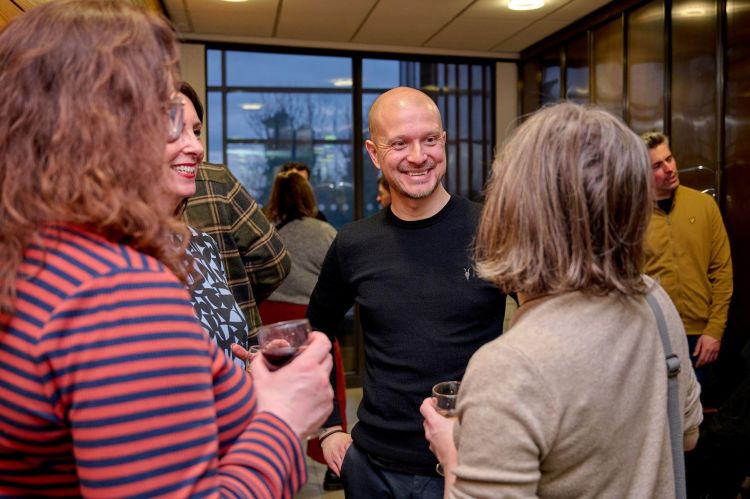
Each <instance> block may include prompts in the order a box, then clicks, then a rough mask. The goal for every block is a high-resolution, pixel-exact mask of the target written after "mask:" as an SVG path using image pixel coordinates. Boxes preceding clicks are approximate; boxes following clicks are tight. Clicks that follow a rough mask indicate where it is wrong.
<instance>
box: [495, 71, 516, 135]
mask: <svg viewBox="0 0 750 499" xmlns="http://www.w3.org/2000/svg"><path fill="white" fill-rule="evenodd" d="M495 78H496V82H497V86H496V88H495V92H496V93H495V143H496V144H497V147H498V148H500V147H502V145H503V144H504V143H505V141H506V140H507V139H508V137H509V136H510V134H511V133H513V130H515V129H516V123H517V122H518V113H519V106H518V66H516V64H515V63H514V62H498V63H496V64H495Z"/></svg>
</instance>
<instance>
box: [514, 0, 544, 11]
mask: <svg viewBox="0 0 750 499" xmlns="http://www.w3.org/2000/svg"><path fill="white" fill-rule="evenodd" d="M542 7H544V0H508V8H509V9H510V10H534V9H540V8H542Z"/></svg>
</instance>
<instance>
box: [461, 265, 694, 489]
mask: <svg viewBox="0 0 750 499" xmlns="http://www.w3.org/2000/svg"><path fill="white" fill-rule="evenodd" d="M649 282H651V283H653V281H651V280H650V279H649ZM654 293H655V296H656V297H657V300H658V301H659V304H660V305H661V307H662V310H663V312H664V315H665V319H666V321H667V326H668V329H669V335H670V338H671V342H672V349H673V351H674V352H675V353H676V354H677V355H678V356H679V357H680V360H681V361H682V366H683V369H682V370H681V372H680V374H679V384H680V402H681V406H682V407H684V421H683V428H684V432H685V435H686V440H695V438H696V434H697V431H698V425H699V424H700V422H701V420H702V411H701V405H700V400H699V393H700V388H699V385H698V384H697V382H696V380H695V375H694V373H693V371H692V368H691V366H690V360H689V359H688V351H687V343H686V339H685V332H684V329H683V327H682V322H681V321H680V318H679V316H678V314H677V311H676V310H675V308H674V306H673V305H672V303H671V302H670V301H669V298H668V297H667V295H666V293H665V292H664V290H662V289H661V288H660V287H658V286H657V287H656V288H655V290H654ZM458 418H459V422H460V423H459V424H457V425H456V429H455V434H454V437H455V441H456V445H457V447H458V454H459V463H458V466H456V468H455V473H456V477H457V481H456V484H455V486H454V487H453V488H452V490H451V493H450V497H456V498H493V499H494V498H505V497H552V498H557V499H559V498H584V497H606V498H611V497H632V498H650V497H653V498H665V497H667V498H668V497H673V496H674V478H673V471H672V454H671V448H670V442H669V428H668V417H667V375H666V366H665V361H664V354H663V349H662V346H661V341H660V339H659V333H658V330H657V327H656V321H655V319H654V316H653V313H652V312H651V309H650V308H649V306H648V304H647V303H646V301H645V299H643V298H639V299H633V298H622V297H619V296H617V295H615V294H610V295H608V296H604V297H592V296H586V295H584V294H582V293H578V292H575V293H568V294H564V295H561V296H556V297H551V298H544V299H540V300H535V301H532V302H529V303H527V304H524V306H522V307H521V308H520V309H519V310H518V312H517V315H516V317H514V321H513V324H512V327H511V329H510V331H509V332H507V333H506V334H504V335H503V336H501V337H500V338H498V339H497V340H495V341H493V342H491V343H488V344H487V345H485V346H484V347H483V348H482V349H480V350H479V351H478V352H477V353H476V354H475V355H474V357H473V358H472V359H471V362H470V363H469V367H468V370H467V372H466V376H465V378H464V381H463V384H462V386H461V391H460V394H459V401H458Z"/></svg>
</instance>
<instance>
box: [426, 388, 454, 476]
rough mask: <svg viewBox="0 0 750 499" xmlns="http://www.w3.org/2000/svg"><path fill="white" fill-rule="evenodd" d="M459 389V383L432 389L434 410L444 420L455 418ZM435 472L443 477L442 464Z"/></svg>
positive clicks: (437, 466) (436, 467) (438, 464)
mask: <svg viewBox="0 0 750 499" xmlns="http://www.w3.org/2000/svg"><path fill="white" fill-rule="evenodd" d="M460 387H461V382H460V381H441V382H440V383H438V384H436V385H435V386H433V387H432V399H433V400H434V401H435V410H436V411H437V412H438V414H440V415H441V416H443V417H446V418H455V417H456V399H457V398H458V389H459V388H460ZM435 471H437V473H438V475H440V476H445V473H444V472H443V465H442V464H440V463H437V465H435Z"/></svg>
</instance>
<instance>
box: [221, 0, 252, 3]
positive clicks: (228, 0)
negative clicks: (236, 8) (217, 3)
mask: <svg viewBox="0 0 750 499" xmlns="http://www.w3.org/2000/svg"><path fill="white" fill-rule="evenodd" d="M224 1H225V2H229V3H240V2H247V0H224Z"/></svg>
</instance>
